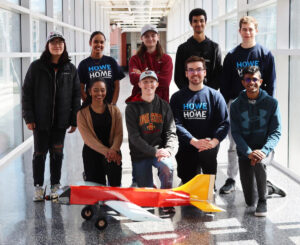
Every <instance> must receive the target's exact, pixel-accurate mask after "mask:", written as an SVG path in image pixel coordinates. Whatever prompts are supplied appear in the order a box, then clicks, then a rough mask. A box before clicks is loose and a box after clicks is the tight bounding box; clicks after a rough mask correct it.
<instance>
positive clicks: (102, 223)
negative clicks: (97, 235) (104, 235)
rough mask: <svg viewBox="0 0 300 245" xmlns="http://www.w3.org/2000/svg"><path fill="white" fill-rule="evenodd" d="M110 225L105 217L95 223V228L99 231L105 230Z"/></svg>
mask: <svg viewBox="0 0 300 245" xmlns="http://www.w3.org/2000/svg"><path fill="white" fill-rule="evenodd" d="M107 225H108V223H107V220H106V218H105V217H99V218H98V219H97V221H96V223H95V226H96V228H97V229H98V230H104V229H105V228H106V226H107Z"/></svg>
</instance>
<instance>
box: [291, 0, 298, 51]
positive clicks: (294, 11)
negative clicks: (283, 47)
mask: <svg viewBox="0 0 300 245" xmlns="http://www.w3.org/2000/svg"><path fill="white" fill-rule="evenodd" d="M299 11H300V2H299V1H298V0H291V15H290V23H291V29H290V35H291V39H290V47H291V48H293V49H299V48H300V30H299V25H300V15H299Z"/></svg>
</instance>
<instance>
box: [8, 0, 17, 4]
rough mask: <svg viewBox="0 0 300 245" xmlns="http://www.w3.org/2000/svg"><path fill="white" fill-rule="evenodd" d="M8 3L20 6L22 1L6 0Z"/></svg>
mask: <svg viewBox="0 0 300 245" xmlns="http://www.w3.org/2000/svg"><path fill="white" fill-rule="evenodd" d="M6 1H7V2H11V3H15V4H20V0H6Z"/></svg>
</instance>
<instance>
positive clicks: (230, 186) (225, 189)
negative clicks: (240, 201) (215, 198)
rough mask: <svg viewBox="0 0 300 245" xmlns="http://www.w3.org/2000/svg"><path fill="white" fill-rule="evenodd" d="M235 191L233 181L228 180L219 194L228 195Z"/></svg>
mask: <svg viewBox="0 0 300 245" xmlns="http://www.w3.org/2000/svg"><path fill="white" fill-rule="evenodd" d="M232 191H235V180H234V179H231V178H228V179H227V180H226V182H225V185H223V186H222V187H221V189H220V194H229V193H230V192H232Z"/></svg>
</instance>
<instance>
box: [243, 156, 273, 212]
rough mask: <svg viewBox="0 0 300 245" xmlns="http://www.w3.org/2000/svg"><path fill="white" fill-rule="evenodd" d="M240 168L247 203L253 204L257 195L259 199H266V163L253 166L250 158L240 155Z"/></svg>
mask: <svg viewBox="0 0 300 245" xmlns="http://www.w3.org/2000/svg"><path fill="white" fill-rule="evenodd" d="M267 159H268V158H267ZM239 169H240V179H241V184H242V188H243V193H244V197H245V202H246V204H247V205H248V206H253V205H254V204H255V202H256V198H257V195H258V198H259V200H262V201H263V200H266V194H267V193H266V192H267V171H266V165H265V163H257V164H255V166H251V164H250V159H246V158H242V157H239Z"/></svg>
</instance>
